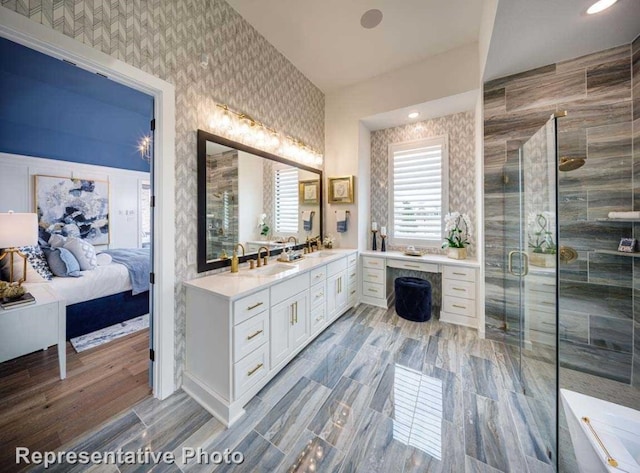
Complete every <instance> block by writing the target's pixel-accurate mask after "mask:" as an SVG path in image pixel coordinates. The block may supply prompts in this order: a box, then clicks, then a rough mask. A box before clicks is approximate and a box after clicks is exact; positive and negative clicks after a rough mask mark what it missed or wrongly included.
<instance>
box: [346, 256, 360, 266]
mask: <svg viewBox="0 0 640 473" xmlns="http://www.w3.org/2000/svg"><path fill="white" fill-rule="evenodd" d="M347 259H348V260H349V267H351V266H355V265H356V263H357V262H358V254H357V253H354V254H352V255H349V256H348V257H347Z"/></svg>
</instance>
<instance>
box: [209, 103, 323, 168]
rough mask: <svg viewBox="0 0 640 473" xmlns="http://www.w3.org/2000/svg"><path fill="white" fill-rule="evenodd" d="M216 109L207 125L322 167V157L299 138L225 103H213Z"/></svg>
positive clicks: (278, 152) (234, 136)
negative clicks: (280, 131)
mask: <svg viewBox="0 0 640 473" xmlns="http://www.w3.org/2000/svg"><path fill="white" fill-rule="evenodd" d="M216 108H217V110H216V112H215V113H214V116H213V117H212V119H211V121H210V122H209V126H210V127H211V128H213V129H215V130H217V131H218V132H219V134H222V135H227V136H231V137H233V138H236V139H237V140H238V141H241V142H243V143H245V144H247V145H250V146H253V147H255V148H260V149H263V150H265V151H269V152H272V153H274V154H278V155H280V156H282V157H285V158H289V159H291V160H293V161H297V162H299V163H303V164H312V165H316V166H322V163H323V161H324V158H323V156H322V155H321V154H320V153H317V152H316V151H314V150H313V149H311V148H310V147H309V146H307V144H305V143H303V142H302V141H300V140H298V139H296V138H292V137H290V136H286V135H282V134H280V133H278V132H277V131H275V130H274V129H272V128H269V127H267V126H266V125H264V124H263V123H260V122H258V121H257V120H254V119H253V118H251V117H250V116H249V115H247V114H245V113H240V112H236V111H234V110H231V109H230V108H229V107H228V106H227V105H223V104H216Z"/></svg>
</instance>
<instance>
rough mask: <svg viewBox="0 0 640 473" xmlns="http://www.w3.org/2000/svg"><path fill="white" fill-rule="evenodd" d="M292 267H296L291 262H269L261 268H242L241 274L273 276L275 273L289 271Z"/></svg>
mask: <svg viewBox="0 0 640 473" xmlns="http://www.w3.org/2000/svg"><path fill="white" fill-rule="evenodd" d="M292 269H296V266H294V265H291V264H270V265H268V266H263V267H261V268H256V269H247V270H244V271H243V272H242V273H241V275H242V276H253V277H263V276H275V275H276V274H280V273H284V272H285V271H291V270H292Z"/></svg>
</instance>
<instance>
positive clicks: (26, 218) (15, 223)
mask: <svg viewBox="0 0 640 473" xmlns="http://www.w3.org/2000/svg"><path fill="white" fill-rule="evenodd" d="M37 243H38V215H37V214H19V213H13V212H9V213H5V214H3V213H0V248H13V247H18V246H32V245H36V244H37Z"/></svg>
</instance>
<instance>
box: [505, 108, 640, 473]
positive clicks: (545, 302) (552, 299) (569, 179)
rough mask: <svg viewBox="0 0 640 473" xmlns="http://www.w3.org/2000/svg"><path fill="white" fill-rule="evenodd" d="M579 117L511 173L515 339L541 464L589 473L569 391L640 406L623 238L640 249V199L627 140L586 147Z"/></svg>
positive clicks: (511, 329)
mask: <svg viewBox="0 0 640 473" xmlns="http://www.w3.org/2000/svg"><path fill="white" fill-rule="evenodd" d="M570 117H571V111H570V110H569V112H568V114H567V113H559V114H555V115H553V116H552V117H551V119H550V120H549V121H548V122H547V123H546V124H545V125H544V126H543V127H542V128H540V129H539V130H538V131H537V132H536V133H535V134H533V136H531V138H530V139H529V140H527V141H526V142H524V143H523V144H521V146H520V147H519V150H518V154H517V160H516V159H511V160H510V161H507V163H506V165H505V167H504V179H503V183H504V196H505V197H504V215H505V243H506V247H507V248H506V251H505V259H506V262H505V263H506V264H505V267H506V270H505V275H504V288H505V289H504V290H505V295H506V297H505V299H506V302H505V306H504V308H505V310H504V314H505V318H504V326H503V330H504V332H505V334H506V335H505V337H504V340H505V342H506V343H507V345H508V346H509V347H510V354H511V358H512V361H513V362H514V363H513V364H514V369H515V371H516V372H517V374H518V376H519V379H520V381H521V392H519V393H516V395H517V396H521V398H522V399H521V400H524V401H526V402H525V403H522V402H521V403H520V405H523V404H526V406H527V407H526V409H529V410H530V412H528V414H529V415H530V419H529V424H530V433H531V436H532V437H533V438H536V439H537V441H536V442H535V444H536V445H537V447H538V448H537V451H536V452H532V455H534V456H535V457H537V459H538V460H540V461H545V462H548V464H550V465H552V466H555V467H556V468H558V469H559V471H566V472H574V471H575V472H577V471H580V470H579V467H578V464H577V463H576V459H575V455H574V453H573V444H572V442H571V435H570V433H569V428H568V425H569V424H567V417H566V416H565V413H564V411H563V409H562V408H561V405H560V404H559V399H560V397H559V391H560V389H561V388H562V389H565V390H567V391H576V392H579V393H582V394H585V395H587V396H591V397H593V398H598V399H601V400H605V401H610V402H612V403H615V404H619V405H622V406H626V407H629V408H633V409H639V408H640V389H639V388H638V384H639V383H638V382H639V381H640V380H639V379H638V377H637V376H636V377H635V378H634V372H633V370H634V368H635V369H636V370H638V368H639V367H637V366H634V365H633V357H634V355H635V356H636V360H638V359H639V358H638V357H640V353H638V352H637V351H634V350H638V349H639V348H640V346H639V345H640V343H638V341H637V340H636V341H635V346H634V336H633V333H634V313H635V311H636V310H640V302H638V303H637V304H635V305H637V306H638V308H637V309H636V307H635V305H634V301H635V300H638V301H640V299H638V298H637V295H638V294H634V292H635V291H637V290H640V266H638V265H639V264H640V259H637V258H636V256H640V253H636V252H634V251H632V252H624V251H619V245H620V244H621V240H622V239H626V241H627V246H629V245H631V247H630V248H631V249H632V250H634V249H637V246H635V245H636V243H635V240H634V238H635V236H636V235H635V231H636V225H640V218H636V217H637V216H636V215H635V214H634V213H625V212H631V211H633V209H634V208H640V205H639V204H640V199H638V197H636V191H635V189H634V186H633V181H634V180H633V174H634V169H633V162H632V159H631V155H630V153H629V155H628V156H627V155H626V154H625V149H624V146H625V138H624V137H620V136H616V135H615V134H611V135H609V136H604V135H602V136H593V137H592V139H590V140H589V142H588V143H586V142H585V140H584V139H583V140H580V139H576V137H582V136H587V133H586V131H585V129H584V128H585V124H584V122H581V121H580V120H577V121H576V120H574V121H571V119H570ZM580 127H582V129H580ZM628 141H629V142H630V137H628ZM514 158H515V155H514ZM636 200H637V201H638V204H636ZM612 212H613V213H612ZM621 212H622V213H621ZM638 228H639V229H640V226H638ZM622 243H624V241H623V242H622ZM637 317H638V316H637V315H636V318H637ZM636 372H637V371H636ZM634 384H635V387H634ZM605 404H606V403H605ZM605 404H603V405H605ZM589 405H591V404H589ZM593 405H596V404H593ZM594 414H595V413H594ZM605 417H606V416H605ZM573 421H574V420H570V422H573ZM584 428H585V429H587V427H586V424H585V425H584ZM589 428H591V431H593V430H594V427H593V426H592V425H589ZM585 432H587V430H585ZM638 434H639V435H640V433H638ZM596 437H597V435H596ZM605 437H606V435H605ZM587 438H589V437H587ZM594 438H595V437H594ZM638 443H639V444H640V441H638ZM594 445H595V447H594V449H595V450H594V451H595V452H596V453H598V452H600V450H599V449H600V446H599V445H600V444H599V443H598V442H594ZM630 445H631V444H630ZM605 448H606V447H605ZM602 455H603V458H604V457H606V455H605V454H604V453H602ZM638 463H639V464H640V459H638ZM638 468H639V469H640V466H638ZM593 471H606V470H599V469H594V470H593ZM634 471H635V470H634ZM639 471H640V470H639Z"/></svg>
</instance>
